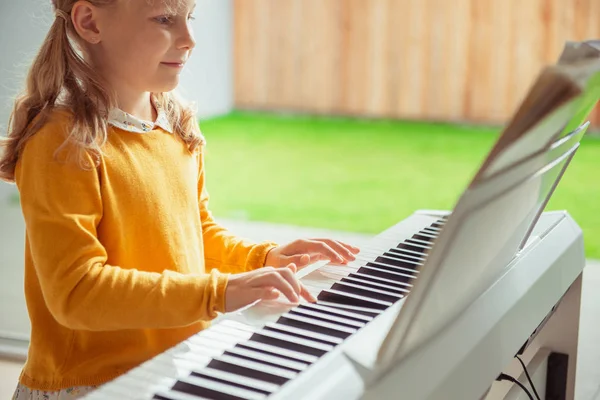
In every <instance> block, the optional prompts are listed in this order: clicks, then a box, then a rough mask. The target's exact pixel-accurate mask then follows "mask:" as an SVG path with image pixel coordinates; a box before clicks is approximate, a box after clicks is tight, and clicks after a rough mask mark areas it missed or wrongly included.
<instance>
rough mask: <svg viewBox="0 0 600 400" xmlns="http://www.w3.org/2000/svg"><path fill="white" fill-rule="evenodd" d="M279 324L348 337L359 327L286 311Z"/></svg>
mask: <svg viewBox="0 0 600 400" xmlns="http://www.w3.org/2000/svg"><path fill="white" fill-rule="evenodd" d="M277 323H278V324H284V325H288V326H292V327H296V328H302V329H306V330H309V331H311V332H317V333H321V334H324V335H328V336H334V337H338V338H340V339H346V338H347V337H348V336H350V335H352V334H353V333H355V332H356V331H357V330H358V329H357V328H351V327H347V326H342V325H337V324H334V323H331V322H325V321H319V320H317V319H313V318H310V317H307V316H305V315H304V316H303V315H298V314H292V313H289V312H288V313H285V314H283V315H282V316H281V317H280V318H279V320H278V321H277Z"/></svg>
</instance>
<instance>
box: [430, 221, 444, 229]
mask: <svg viewBox="0 0 600 400" xmlns="http://www.w3.org/2000/svg"><path fill="white" fill-rule="evenodd" d="M444 225H445V223H440V222H434V223H433V224H431V225H429V226H432V227H434V228H440V229H441V228H443V227H444Z"/></svg>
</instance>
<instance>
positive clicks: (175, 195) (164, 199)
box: [16, 111, 274, 390]
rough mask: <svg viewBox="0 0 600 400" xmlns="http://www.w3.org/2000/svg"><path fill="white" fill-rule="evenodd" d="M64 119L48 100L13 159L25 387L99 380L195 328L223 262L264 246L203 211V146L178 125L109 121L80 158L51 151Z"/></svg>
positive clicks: (262, 253) (206, 316) (242, 259)
mask: <svg viewBox="0 0 600 400" xmlns="http://www.w3.org/2000/svg"><path fill="white" fill-rule="evenodd" d="M69 121H70V118H69V114H67V113H65V112H62V111H61V112H59V111H57V112H55V113H54V115H53V117H52V118H51V120H50V121H49V122H48V123H47V124H45V126H44V127H43V128H42V129H41V130H40V131H38V132H37V133H36V134H35V135H34V136H33V137H32V138H31V139H30V140H29V141H28V142H27V144H26V146H25V148H24V150H23V152H22V154H21V156H20V159H19V162H18V164H17V169H16V183H17V187H18V189H19V192H20V195H21V207H22V211H23V215H24V218H25V223H26V229H27V237H26V244H25V295H26V299H27V307H28V310H29V317H30V319H31V327H32V331H31V342H30V347H29V354H28V358H27V362H26V365H25V367H24V369H23V372H22V374H21V377H20V382H21V383H22V384H24V385H26V386H29V387H30V388H33V389H42V390H57V389H62V388H67V387H70V386H78V385H97V384H102V383H104V382H107V381H109V380H111V379H113V378H115V377H116V376H118V375H120V374H122V373H124V372H126V371H127V370H129V369H131V368H133V367H135V366H137V365H138V364H140V363H142V362H144V361H146V360H148V359H149V358H151V357H153V356H155V355H157V354H159V353H161V352H163V351H165V350H166V349H168V348H169V347H172V346H173V345H175V344H177V343H179V342H180V341H182V340H184V339H186V338H187V337H189V336H191V335H193V334H194V333H197V332H198V331H200V330H202V329H204V328H206V327H207V326H208V325H209V321H210V319H212V318H214V317H216V315H217V312H223V310H224V306H225V305H224V294H225V288H226V285H227V279H228V273H237V272H243V271H248V270H251V269H254V268H258V267H261V266H263V264H264V261H265V257H266V254H267V252H268V251H269V250H270V249H271V248H273V246H274V244H273V243H263V244H258V245H257V244H252V243H248V242H246V241H244V240H242V239H239V238H236V237H234V236H233V235H231V234H230V233H228V232H227V231H226V230H225V229H223V228H222V227H220V226H218V225H217V224H216V223H215V222H214V220H213V218H212V216H211V214H210V212H209V211H208V208H207V207H208V195H207V192H206V189H205V174H204V166H203V157H202V153H201V152H198V153H191V152H189V151H188V149H187V147H186V145H185V144H184V143H183V142H182V141H181V140H180V139H179V138H178V137H176V136H174V135H173V134H170V133H168V132H166V131H164V130H162V129H160V128H157V129H155V130H152V131H150V132H147V133H144V134H140V133H133V132H128V131H125V130H120V129H117V128H114V127H111V128H110V129H109V133H108V142H107V143H106V145H105V146H104V148H103V152H104V153H103V156H102V158H101V160H100V165H99V167H98V168H88V169H81V168H80V167H78V165H77V164H76V162H75V161H71V158H68V157H67V154H68V152H69V148H68V147H67V148H66V149H65V151H61V152H58V153H57V154H56V157H55V152H56V151H57V149H58V147H59V146H60V145H61V144H62V143H63V141H64V140H65V132H66V131H67V127H68V126H69ZM88 161H89V162H92V159H91V157H90V158H89V159H88ZM92 165H93V164H92ZM217 269H218V271H217Z"/></svg>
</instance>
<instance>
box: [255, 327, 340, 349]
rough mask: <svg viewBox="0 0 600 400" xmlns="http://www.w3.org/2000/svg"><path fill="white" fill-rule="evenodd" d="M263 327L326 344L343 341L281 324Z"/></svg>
mask: <svg viewBox="0 0 600 400" xmlns="http://www.w3.org/2000/svg"><path fill="white" fill-rule="evenodd" d="M265 327H268V328H273V329H278V330H280V331H285V332H288V333H290V334H295V335H301V336H304V337H307V338H310V339H316V340H322V341H324V342H327V343H334V344H340V343H342V342H343V341H344V340H343V339H340V338H337V337H333V336H329V335H324V334H321V333H317V332H312V331H309V330H306V329H301V328H295V327H293V326H288V325H283V324H278V323H273V322H269V323H268V324H266V325H265Z"/></svg>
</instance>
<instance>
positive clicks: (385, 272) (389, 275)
mask: <svg viewBox="0 0 600 400" xmlns="http://www.w3.org/2000/svg"><path fill="white" fill-rule="evenodd" d="M356 272H358V273H361V274H365V275H373V276H379V277H381V278H385V279H389V280H394V281H397V282H404V283H406V284H409V285H411V287H412V284H411V282H413V281H414V279H415V277H414V276H412V275H408V274H404V273H401V272H395V271H390V270H389V269H382V268H376V267H373V266H370V265H365V266H364V267H361V268H359V269H358V271H356Z"/></svg>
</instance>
